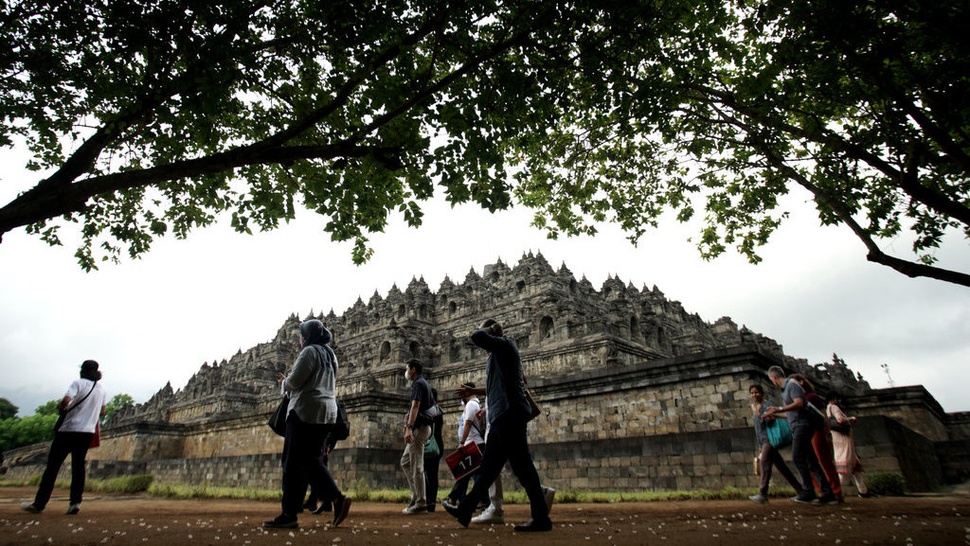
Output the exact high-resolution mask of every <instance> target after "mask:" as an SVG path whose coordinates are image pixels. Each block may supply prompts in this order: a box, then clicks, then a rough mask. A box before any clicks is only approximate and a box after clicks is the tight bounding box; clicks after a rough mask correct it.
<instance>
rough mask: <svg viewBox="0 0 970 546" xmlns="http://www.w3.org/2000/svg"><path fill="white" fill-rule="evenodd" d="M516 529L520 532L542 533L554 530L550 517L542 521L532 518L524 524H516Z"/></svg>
mask: <svg viewBox="0 0 970 546" xmlns="http://www.w3.org/2000/svg"><path fill="white" fill-rule="evenodd" d="M514 529H515V530H516V531H517V532H519V533H541V532H544V531H552V522H551V521H549V519H548V518H547V519H545V520H542V521H536V520H534V519H530V520H529V521H527V522H525V523H523V524H522V525H516V526H515V527H514Z"/></svg>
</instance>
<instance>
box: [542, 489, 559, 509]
mask: <svg viewBox="0 0 970 546" xmlns="http://www.w3.org/2000/svg"><path fill="white" fill-rule="evenodd" d="M542 496H543V498H544V499H545V500H546V513H547V514H548V513H549V512H552V501H553V500H555V498H556V490H555V489H553V488H551V487H546V486H542Z"/></svg>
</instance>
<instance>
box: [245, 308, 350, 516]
mask: <svg viewBox="0 0 970 546" xmlns="http://www.w3.org/2000/svg"><path fill="white" fill-rule="evenodd" d="M332 338H333V336H332V335H331V333H330V331H329V330H327V329H326V328H324V326H323V323H322V322H320V321H319V320H316V319H311V320H308V321H306V322H304V323H302V324H300V341H301V343H302V349H301V351H300V355H299V356H298V357H297V359H296V363H294V364H293V369H292V370H291V371H290V374H289V375H287V376H285V377H284V376H281V377H280V381H281V383H282V386H283V388H284V389H286V390H287V391H288V392H289V393H290V396H289V402H288V403H287V408H286V413H285V415H286V424H285V427H286V430H285V433H284V436H283V457H282V465H283V498H282V503H281V504H282V512H281V513H280V515H279V516H277V517H275V518H273V519H271V520H267V521H265V522H263V527H268V528H289V529H292V528H296V527H298V523H297V515H298V514H299V513H300V512H302V511H303V502H304V499H305V498H306V492H307V487H308V485H309V484H311V483H312V484H313V490H314V491H315V492H316V493H317V495H319V496H320V499H321V500H323V501H324V502H325V503H326V502H330V503H332V504H333V526H334V527H336V526H338V525H340V523H341V522H343V521H344V519H346V518H347V513H348V512H349V511H350V504H351V499H350V498H348V497H346V496H344V494H343V493H341V492H340V489H339V488H338V487H337V484H336V482H334V480H333V475H331V474H330V470H329V469H328V468H327V466H326V465H325V464H323V453H324V446H325V443H326V440H327V436H328V435H329V434H330V433H331V431H333V429H334V425H335V423H336V422H337V396H336V383H337V370H338V364H337V355H336V354H334V352H333V349H331V348H330V340H331V339H332Z"/></svg>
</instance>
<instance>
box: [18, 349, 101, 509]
mask: <svg viewBox="0 0 970 546" xmlns="http://www.w3.org/2000/svg"><path fill="white" fill-rule="evenodd" d="M98 367H99V366H98V363H97V362H96V361H94V360H85V361H84V362H83V363H81V377H80V379H75V380H74V381H73V382H72V383H71V385H70V386H69V387H68V388H67V392H66V393H64V397H63V398H61V400H60V401H59V402H58V403H57V409H58V410H59V411H60V412H61V415H62V416H63V421H60V426H59V427H57V428H56V429H55V432H54V440H53V441H52V442H51V447H50V451H49V452H48V454H47V468H45V469H44V475H43V477H41V479H40V486H39V487H38V488H37V494H36V495H35V496H34V502H24V503H22V504H21V505H20V508H21V509H22V510H24V511H26V512H31V513H34V514H39V513H41V512H43V511H44V508H46V507H47V503H48V502H49V501H50V498H51V493H52V492H53V491H54V482H56V481H57V473H58V472H59V471H60V470H61V465H62V464H64V459H66V458H67V456H68V454H70V455H71V496H70V500H69V503H70V504H69V505H68V508H67V513H68V514H69V515H74V514H77V513H78V512H80V511H81V497H82V496H83V493H84V480H85V458H86V457H87V454H88V448H89V447H90V446H91V440H92V439H94V434H95V431H96V430H97V427H98V424H99V422H100V420H101V418H102V417H104V412H105V410H106V409H107V405H106V401H107V395H106V394H105V392H104V388H103V387H102V386H101V384H100V383H99V381H100V380H101V372H100V371H99V370H98Z"/></svg>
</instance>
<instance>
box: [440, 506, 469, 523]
mask: <svg viewBox="0 0 970 546" xmlns="http://www.w3.org/2000/svg"><path fill="white" fill-rule="evenodd" d="M444 506H445V512H448V513H449V514H451V515H452V517H454V518H455V519H457V520H458V525H461V526H462V527H468V522H469V521H471V518H469V517H467V516H462V515H461V512H459V511H458V508H452V507H451V506H448V505H444Z"/></svg>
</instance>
